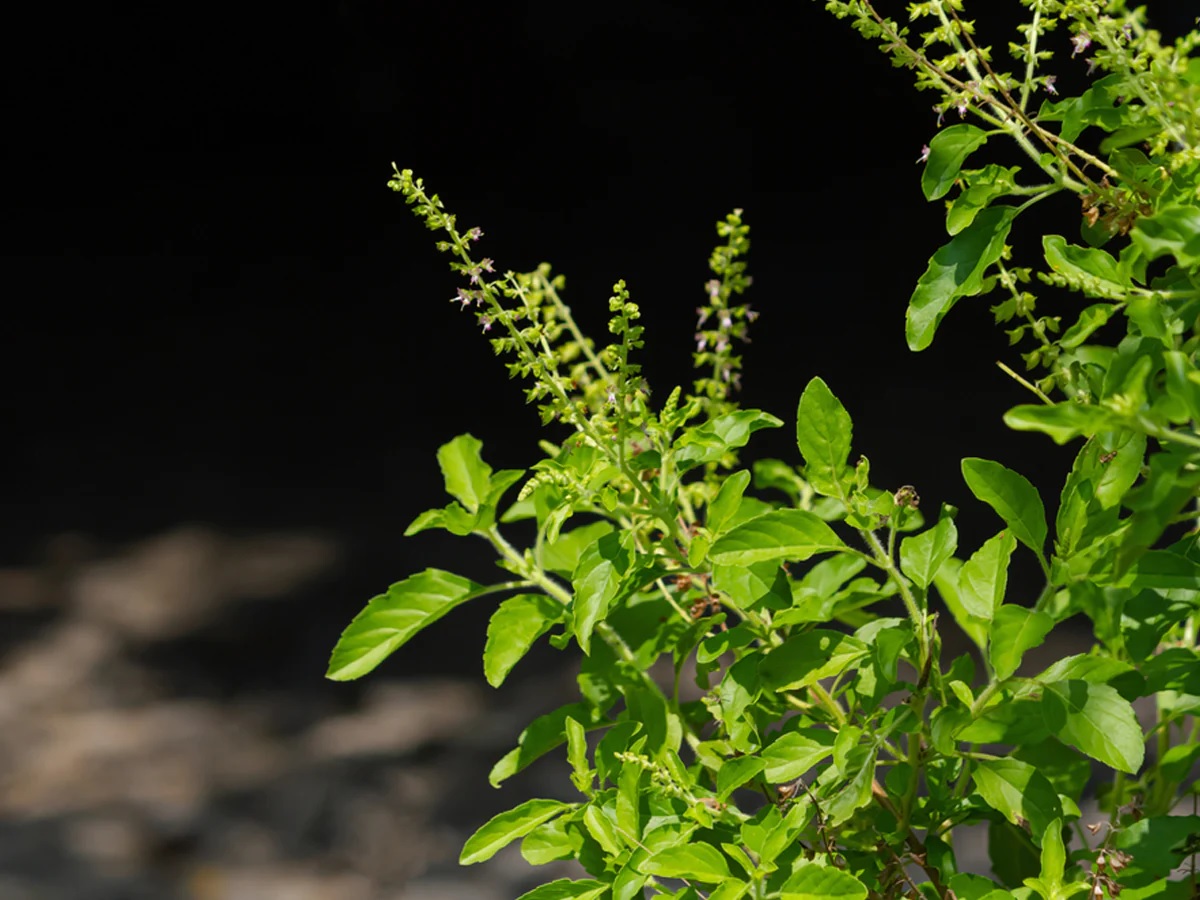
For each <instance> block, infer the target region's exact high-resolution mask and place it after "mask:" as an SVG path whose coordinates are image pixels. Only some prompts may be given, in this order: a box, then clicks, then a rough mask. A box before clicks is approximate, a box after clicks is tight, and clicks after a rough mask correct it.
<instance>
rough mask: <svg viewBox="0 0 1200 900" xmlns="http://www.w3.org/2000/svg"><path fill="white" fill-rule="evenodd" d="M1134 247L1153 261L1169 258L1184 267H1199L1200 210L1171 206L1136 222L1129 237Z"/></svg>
mask: <svg viewBox="0 0 1200 900" xmlns="http://www.w3.org/2000/svg"><path fill="white" fill-rule="evenodd" d="M1130 237H1131V238H1132V239H1133V243H1134V244H1135V245H1136V246H1137V247H1138V249H1139V250H1141V251H1142V253H1143V254H1145V257H1146V259H1148V260H1150V261H1154V260H1156V259H1158V258H1159V257H1160V256H1165V255H1167V254H1170V255H1171V256H1174V257H1175V259H1176V260H1178V262H1179V264H1180V265H1181V266H1184V267H1185V268H1188V269H1195V268H1196V267H1197V266H1200V207H1195V206H1168V207H1166V208H1165V209H1160V210H1159V211H1158V212H1156V213H1155V214H1154V215H1152V216H1144V217H1142V218H1140V219H1138V220H1137V224H1136V225H1135V226H1134V228H1133V231H1132V232H1131V233H1130Z"/></svg>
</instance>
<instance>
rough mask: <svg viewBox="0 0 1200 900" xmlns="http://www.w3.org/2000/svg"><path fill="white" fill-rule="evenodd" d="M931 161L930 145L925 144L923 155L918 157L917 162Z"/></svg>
mask: <svg viewBox="0 0 1200 900" xmlns="http://www.w3.org/2000/svg"><path fill="white" fill-rule="evenodd" d="M928 161H929V145H928V144H925V145H924V146H922V147H921V155H920V156H918V157H917V162H919V163H923V162H928Z"/></svg>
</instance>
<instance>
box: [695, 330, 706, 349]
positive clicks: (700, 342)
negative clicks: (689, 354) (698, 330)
mask: <svg viewBox="0 0 1200 900" xmlns="http://www.w3.org/2000/svg"><path fill="white" fill-rule="evenodd" d="M707 346H708V338H706V337H705V336H704V335H702V334H698V335H696V351H697V352H699V353H703V352H704V348H705V347H707Z"/></svg>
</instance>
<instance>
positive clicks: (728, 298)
mask: <svg viewBox="0 0 1200 900" xmlns="http://www.w3.org/2000/svg"><path fill="white" fill-rule="evenodd" d="M717 233H718V234H719V235H720V236H721V237H723V238H725V239H726V243H725V245H724V246H721V247H717V248H716V250H714V251H713V254H712V257H711V258H710V259H709V268H711V269H712V271H713V273H714V274H715V275H716V276H717V277H716V278H712V279H710V280H709V281H708V282H707V283H706V284H705V285H704V290H705V294H706V295H707V302H706V303H705V304H704V305H703V306H697V307H696V318H697V322H696V335H695V340H696V352H695V354H694V355H693V360H694V363H695V366H696V368H698V369H701V370H705V371H707V372H710V373H711V374H709V375H707V376H706V377H704V378H700V379H697V381H696V383H695V388H696V394H697V395H698V396H701V397H704V398H706V399H707V400H708V401H709V402H710V403H713V402H715V403H723V402H724V401H725V400H726V398H727V397H728V396H729V394H730V392H731V391H734V390H738V389H740V388H741V372H740V370H741V367H742V360H741V357H740V356H738V355H736V354H735V353H734V352H733V348H734V345H735V344H736V343H737V342H741V343H749V341H750V337H749V335H748V331H749V325H750V323H751V322H753V321H754V320H755V319H757V318H758V312H757V311H755V310H754V309H753V308H751V306H750V305H749V304H748V303H745V304H739V303H736V302H733V301H734V298H736V297H739V296H740V295H741V294H743V293H744V292H745V290H746V288H748V287H749V286H750V285H751V284H752V283H753V279H751V278H750V277H749V276H748V275H746V274H745V272H746V264H745V263H744V262H742V261H741V260H739V259H738V257H739V256H742V255H743V254H745V253H746V252H747V251H748V250H749V249H750V239H749V237H748V235H749V233H750V226H749V225H745V224H743V223H742V211H741V210H740V209H735V210H734V211H733V212H732V213H730V214H729V215H728V216H726V217H725V221H724V222H721V223H720V224H718V226H717Z"/></svg>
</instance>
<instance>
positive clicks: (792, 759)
mask: <svg viewBox="0 0 1200 900" xmlns="http://www.w3.org/2000/svg"><path fill="white" fill-rule="evenodd" d="M834 737H835V735H834V734H833V732H832V731H828V730H826V729H824V728H798V729H796V730H795V731H789V732H787V733H786V734H781V735H780V736H779V737H777V738H776V739H775V740H773V741H772V742H771V743H770V744H769V745H768V746H767V747H765V748H764V749H763V751H762V760H763V763H764V765H765V770H764V771H765V774H766V776H767V780H768V781H770V782H771V783H772V784H782V783H783V782H785V781H792V780H794V779H796V778H799V777H800V776H801V775H804V774H805V773H806V772H808V771H809V769H811V768H812V767H813V766H815V765H816V764H817V763H819V762H821V760H823V759H825V758H826V757H827V756H829V755H830V754H831V753H833V740H834Z"/></svg>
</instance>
